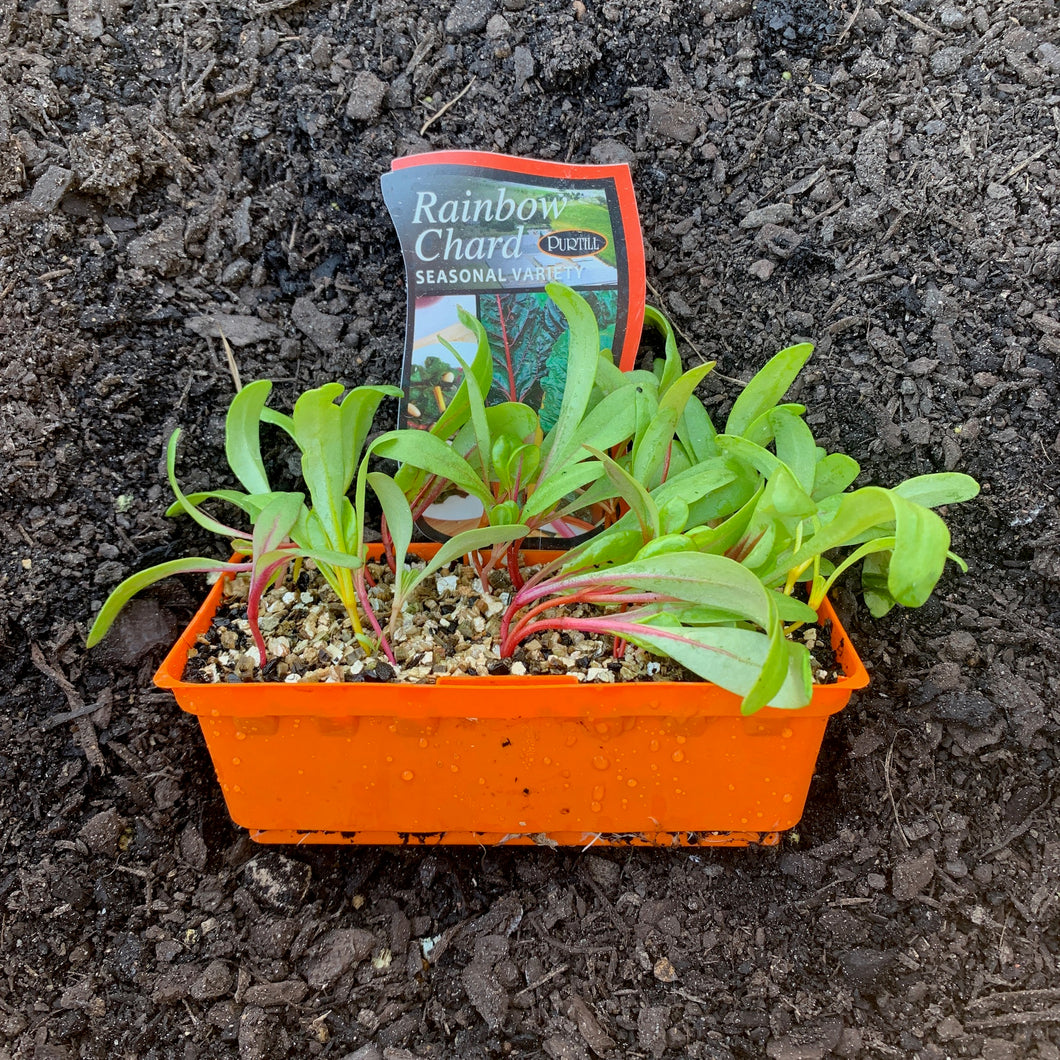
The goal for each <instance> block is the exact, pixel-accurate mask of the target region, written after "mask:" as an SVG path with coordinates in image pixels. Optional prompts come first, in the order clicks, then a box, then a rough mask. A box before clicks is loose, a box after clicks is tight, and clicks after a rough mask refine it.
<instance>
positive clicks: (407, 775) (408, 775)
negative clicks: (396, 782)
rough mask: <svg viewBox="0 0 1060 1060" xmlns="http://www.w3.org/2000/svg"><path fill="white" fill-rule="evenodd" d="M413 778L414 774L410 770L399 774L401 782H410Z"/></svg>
mask: <svg viewBox="0 0 1060 1060" xmlns="http://www.w3.org/2000/svg"><path fill="white" fill-rule="evenodd" d="M414 776H415V774H414V773H413V772H412V770H411V769H406V770H405V772H404V773H402V774H401V779H402V780H411V779H412V778H413V777H414Z"/></svg>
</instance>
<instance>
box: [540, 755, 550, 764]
mask: <svg viewBox="0 0 1060 1060" xmlns="http://www.w3.org/2000/svg"><path fill="white" fill-rule="evenodd" d="M541 761H542V762H544V763H545V765H546V766H550V765H552V759H551V758H549V757H548V755H545V757H544V758H542V759H541Z"/></svg>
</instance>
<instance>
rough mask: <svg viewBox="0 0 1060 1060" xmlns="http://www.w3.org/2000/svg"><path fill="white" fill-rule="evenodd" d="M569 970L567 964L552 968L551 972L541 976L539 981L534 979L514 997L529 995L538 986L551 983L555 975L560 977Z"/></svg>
mask: <svg viewBox="0 0 1060 1060" xmlns="http://www.w3.org/2000/svg"><path fill="white" fill-rule="evenodd" d="M569 968H570V965H569V964H561V965H560V966H559V967H558V968H553V969H552V971H551V972H547V973H546V974H545V975H543V976H541V978H540V979H535V980H534V982H532V983H531V984H530V985H529V986H524V987H523V988H522V990H519V991H517V992H516V994H515V996H516V997H522V996H523V994H529V993H530V992H531V991H532V990H536V989H537V988H538V987H539V986H544V985H545V983H550V982H552V980H553V979H555V978H556V976H557V975H562V974H563V973H564V972H565V971H567V970H568V969H569Z"/></svg>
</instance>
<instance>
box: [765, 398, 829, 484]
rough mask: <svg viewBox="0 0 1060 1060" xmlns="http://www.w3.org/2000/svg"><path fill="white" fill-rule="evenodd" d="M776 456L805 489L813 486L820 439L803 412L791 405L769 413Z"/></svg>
mask: <svg viewBox="0 0 1060 1060" xmlns="http://www.w3.org/2000/svg"><path fill="white" fill-rule="evenodd" d="M769 420H770V423H771V424H772V427H773V439H774V442H775V445H776V451H777V456H778V458H779V459H780V461H781V463H783V464H784V465H785V466H786V467H787V468H788V469H789V470H790V471H791V473H792V474H793V475H794V476H795V479H796V481H797V482H798V484H799V485H800V486H801V487H802V489H803V491H804V492H805V493H809V492H810V491H811V490H812V489H813V485H814V481H815V475H816V471H817V451H818V450H817V443H816V442H815V441H814V438H813V432H812V431H811V430H810V428H809V427H807V426H806V421H805V420H804V419H803V418H802V417H801V416H796V415H795V414H794V413H792V412H791V411H790V410H788V409H774V410H773V411H772V412H771V413H769Z"/></svg>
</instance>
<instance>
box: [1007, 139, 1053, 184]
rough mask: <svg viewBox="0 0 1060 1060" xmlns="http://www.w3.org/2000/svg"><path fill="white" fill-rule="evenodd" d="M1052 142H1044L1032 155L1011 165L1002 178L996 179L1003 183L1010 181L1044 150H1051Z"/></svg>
mask: <svg viewBox="0 0 1060 1060" xmlns="http://www.w3.org/2000/svg"><path fill="white" fill-rule="evenodd" d="M1052 147H1053V145H1052V144H1046V145H1045V146H1044V147H1040V148H1038V150H1037V151H1035V152H1034V154H1033V155H1030V156H1028V157H1027V158H1025V159H1024V160H1023V161H1022V162H1020V163H1019V164H1018V165H1015V166H1013V167H1012V168H1011V169H1010V170H1009V171H1008V172H1007V173H1006V174H1005V175H1004V176H1003V177H1002V178H1001V180H1000V181H998V183H999V184H1005V183H1007V182H1008V181H1010V180H1011V179H1012V178H1013V177H1014V176H1016V174H1017V173H1022V172H1023V171H1024V170H1025V169H1026V168H1027V167H1028V166H1029V165H1030V164H1031V163H1032V162H1037V161H1038V159H1039V158H1041V157H1042V155H1044V154H1045V152H1046V151H1050V150H1052Z"/></svg>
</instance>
